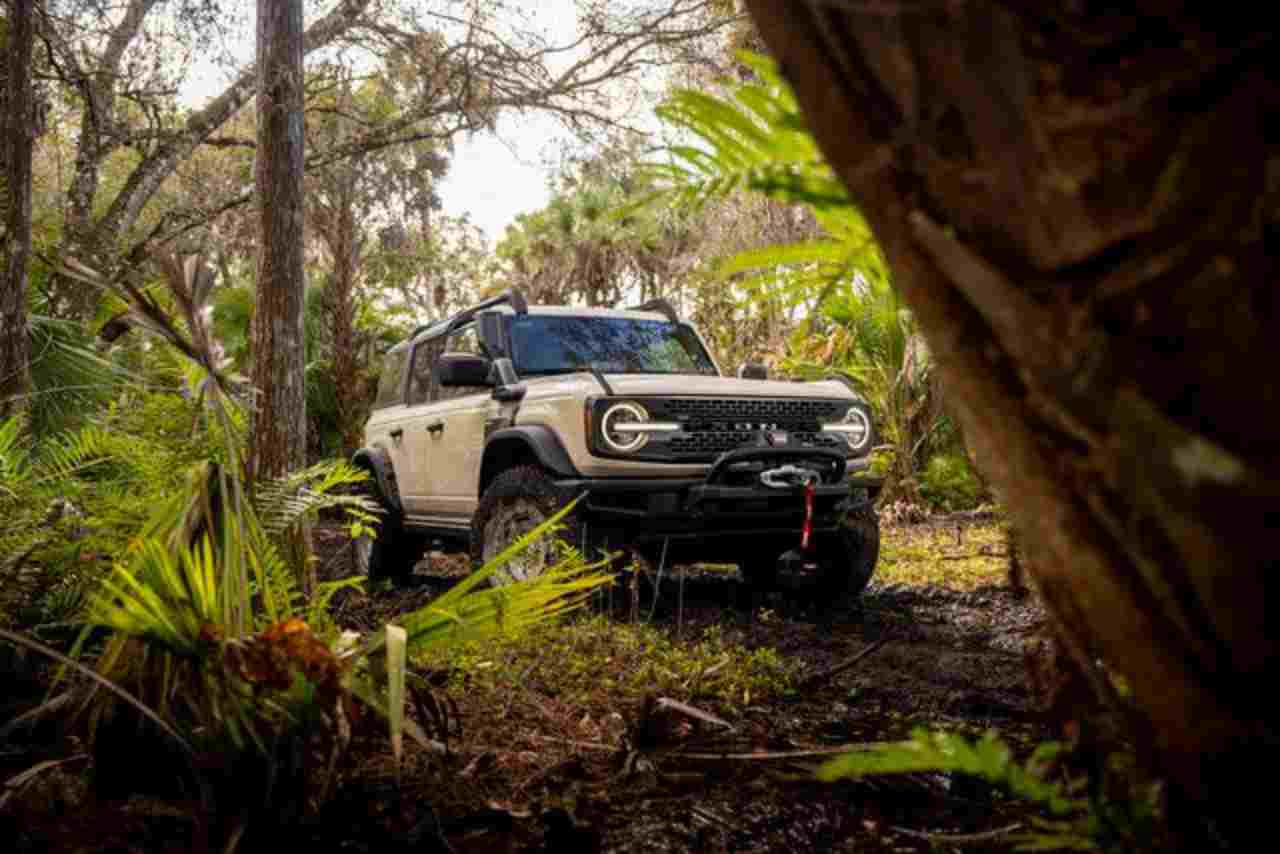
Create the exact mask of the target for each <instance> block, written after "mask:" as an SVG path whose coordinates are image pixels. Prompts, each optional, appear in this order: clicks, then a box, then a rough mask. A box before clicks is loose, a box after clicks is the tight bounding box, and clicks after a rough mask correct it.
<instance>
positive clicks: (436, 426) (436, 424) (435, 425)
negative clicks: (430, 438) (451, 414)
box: [427, 421, 444, 433]
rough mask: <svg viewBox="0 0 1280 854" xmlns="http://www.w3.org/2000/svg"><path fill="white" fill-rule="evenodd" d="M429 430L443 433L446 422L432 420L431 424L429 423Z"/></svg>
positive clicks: (429, 431)
mask: <svg viewBox="0 0 1280 854" xmlns="http://www.w3.org/2000/svg"><path fill="white" fill-rule="evenodd" d="M427 432H428V433H443V432H444V422H443V421H432V422H431V423H430V424H428V425H427Z"/></svg>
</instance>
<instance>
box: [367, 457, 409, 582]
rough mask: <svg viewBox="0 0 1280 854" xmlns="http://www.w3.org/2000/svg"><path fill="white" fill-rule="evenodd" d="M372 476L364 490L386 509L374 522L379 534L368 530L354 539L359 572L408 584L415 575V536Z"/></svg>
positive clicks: (379, 578)
mask: <svg viewBox="0 0 1280 854" xmlns="http://www.w3.org/2000/svg"><path fill="white" fill-rule="evenodd" d="M369 478H370V479H369V481H366V482H365V484H364V485H363V487H362V493H363V495H364V497H365V498H368V499H370V500H371V501H373V502H375V503H376V504H377V505H378V506H379V507H380V508H381V509H382V514H381V515H379V516H378V521H377V522H375V523H374V525H373V527H374V528H375V529H376V530H377V536H376V537H372V536H369V535H368V534H366V535H364V536H360V537H357V538H356V539H355V540H354V541H352V543H351V548H352V551H353V553H354V562H355V568H356V572H357V573H358V574H360V575H365V576H368V578H369V580H370V581H378V580H381V579H384V578H389V579H391V580H392V581H393V582H395V583H396V584H405V583H406V582H407V581H408V579H409V576H411V575H413V562H414V558H415V555H414V554H413V545H414V538H413V537H412V536H410V535H409V533H408V532H407V531H405V529H404V518H403V517H402V516H401V515H400V513H399V512H398V511H397V510H395V509H394V508H392V507H390V506H388V505H387V503H386V501H385V500H384V499H383V498H382V496H381V495H380V494H379V492H378V489H377V487H376V485H375V484H374V483H373V475H372V474H370V475H369Z"/></svg>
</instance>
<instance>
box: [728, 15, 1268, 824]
mask: <svg viewBox="0 0 1280 854" xmlns="http://www.w3.org/2000/svg"><path fill="white" fill-rule="evenodd" d="M1121 5H1122V6H1123V7H1125V8H1122V9H1117V8H1114V4H1112V6H1108V7H1106V11H1105V12H1104V13H1100V14H1094V15H1093V16H1089V15H1085V14H1082V13H1080V12H1078V11H1076V10H1079V9H1085V8H1089V9H1094V8H1097V9H1101V8H1102V7H1100V6H1099V7H1095V6H1094V5H1092V4H1084V5H1081V4H1067V3H1056V2H1050V3H1047V4H979V3H974V2H949V0H934V2H928V0H927V2H924V3H912V4H900V5H897V4H876V3H866V4H833V3H829V2H818V0H810V2H803V3H796V2H785V0H750V3H749V6H750V7H751V11H752V13H753V15H754V16H755V19H756V21H757V23H758V25H759V26H760V30H761V32H762V34H763V35H764V37H765V40H766V41H767V42H768V44H769V46H770V49H771V51H772V52H773V54H774V55H775V57H776V58H777V59H778V61H779V63H780V65H781V67H782V68H783V69H784V72H785V73H786V74H787V75H788V77H789V78H790V80H791V82H792V83H793V85H794V86H795V87H796V90H797V93H798V95H799V98H800V101H801V104H802V106H803V107H804V109H805V112H806V114H807V115H808V116H809V119H810V121H811V123H812V126H813V130H814V133H815V135H816V136H817V138H818V141H819V143H820V144H821V145H822V148H823V151H824V152H825V154H826V155H827V157H828V158H829V160H830V162H831V163H832V166H833V167H834V168H835V169H836V171H837V172H838V173H839V174H840V175H841V177H842V178H843V179H844V181H845V183H846V184H847V185H848V186H849V188H850V190H851V192H852V193H853V194H854V197H855V199H857V201H858V202H859V204H860V205H861V206H862V209H863V211H864V212H865V213H866V215H867V218H868V220H869V222H870V223H871V224H872V227H873V229H874V230H875V233H876V235H877V237H878V239H879V240H880V242H881V244H882V246H883V247H884V249H885V252H886V254H887V256H888V259H889V262H890V264H891V266H892V268H893V270H894V274H895V281H896V283H897V285H898V287H899V288H900V289H901V292H902V295H903V297H904V298H905V299H906V301H907V303H908V304H909V305H910V306H911V308H912V310H913V311H914V312H915V315H916V318H917V320H918V321H919V324H920V327H921V329H922V331H923V333H924V335H925V337H926V340H927V341H928V344H929V347H930V349H931V350H932V352H933V354H934V356H935V357H936V360H937V369H938V370H939V371H940V373H941V376H942V378H943V381H944V383H945V384H946V388H947V391H948V397H949V400H950V401H952V403H953V404H954V409H955V412H956V415H957V416H958V417H959V419H960V421H961V423H962V426H963V429H964V434H965V437H966V439H968V440H969V442H970V443H971V445H972V449H973V451H974V454H975V457H976V459H977V460H978V462H979V464H980V466H981V467H982V469H983V470H984V472H985V473H986V475H987V476H988V477H989V478H990V479H991V480H992V482H993V483H994V485H995V486H996V488H997V489H998V490H999V492H1000V493H1001V494H1002V495H1003V496H1004V497H1005V498H1006V499H1007V502H1008V506H1009V509H1010V512H1011V515H1012V521H1013V523H1014V524H1015V526H1016V528H1017V532H1018V536H1019V538H1020V541H1021V543H1022V544H1023V545H1024V546H1025V548H1026V556H1027V557H1028V559H1029V560H1028V562H1029V565H1030V568H1031V571H1032V573H1033V576H1034V577H1035V579H1036V582H1037V585H1038V587H1039V588H1040V590H1041V591H1042V593H1043V595H1044V597H1045V599H1046V602H1047V604H1048V606H1049V607H1050V609H1051V610H1052V611H1053V612H1054V614H1055V615H1056V616H1057V617H1058V619H1059V621H1060V623H1061V624H1062V626H1063V628H1064V629H1065V630H1066V632H1067V640H1068V642H1069V643H1070V644H1071V646H1072V648H1073V652H1074V654H1075V655H1076V657H1077V659H1078V660H1080V661H1082V662H1085V663H1086V666H1091V663H1092V662H1093V661H1095V660H1097V659H1101V660H1103V661H1104V662H1105V663H1106V665H1107V666H1108V667H1109V668H1111V669H1112V670H1114V671H1116V672H1118V673H1119V674H1120V675H1122V676H1123V677H1124V679H1125V682H1126V684H1127V686H1128V689H1129V691H1131V696H1132V699H1133V701H1134V704H1135V706H1136V709H1137V711H1138V712H1139V713H1140V714H1141V716H1143V717H1144V718H1145V720H1146V721H1147V723H1148V724H1149V731H1150V732H1151V733H1152V735H1153V736H1154V742H1153V745H1154V747H1155V748H1157V751H1158V753H1159V755H1160V756H1161V758H1162V759H1163V761H1164V763H1165V768H1166V770H1167V771H1168V772H1169V774H1170V775H1171V777H1172V779H1173V780H1174V781H1175V783H1176V784H1177V786H1178V789H1179V790H1180V792H1181V793H1182V794H1185V795H1188V796H1190V797H1192V798H1195V799H1197V800H1198V801H1199V802H1200V805H1201V807H1202V808H1203V809H1204V810H1205V811H1206V812H1207V813H1208V814H1209V815H1211V816H1212V817H1213V818H1214V820H1215V826H1216V827H1217V828H1218V829H1220V830H1221V831H1222V832H1224V833H1227V834H1228V835H1229V836H1230V837H1232V838H1238V839H1243V838H1244V837H1243V834H1244V833H1245V832H1246V831H1245V830H1244V828H1246V827H1248V826H1249V825H1251V824H1254V823H1258V824H1260V823H1262V822H1264V821H1265V819H1266V817H1267V816H1268V815H1269V811H1268V810H1267V809H1265V808H1263V798H1264V797H1265V795H1264V787H1261V786H1259V785H1258V781H1259V780H1262V779H1265V778H1266V777H1267V775H1268V773H1269V772H1270V770H1271V768H1272V766H1273V764H1274V763H1275V761H1276V760H1277V758H1278V756H1280V752H1278V751H1277V745H1278V744H1280V739H1278V738H1277V732H1276V722H1277V721H1280V700H1277V699H1276V697H1277V695H1275V694H1272V693H1271V692H1270V691H1269V690H1267V689H1266V688H1265V686H1266V685H1268V684H1271V683H1272V681H1273V680H1274V679H1275V678H1276V677H1277V676H1278V675H1280V655H1277V653H1278V652H1280V635H1278V634H1277V633H1276V632H1275V631H1274V627H1268V624H1267V622H1266V618H1265V611H1266V604H1265V603H1266V601H1267V595H1266V576H1267V575H1268V574H1274V573H1275V572H1276V561H1277V558H1276V552H1277V546H1278V545H1280V538H1278V537H1277V534H1276V530H1277V523H1276V519H1277V509H1276V508H1277V507H1280V431H1278V430H1277V429H1276V414H1277V411H1280V375H1278V374H1277V373H1276V371H1275V370H1274V368H1273V367H1268V366H1274V365H1276V364H1280V336H1277V335H1276V334H1275V329H1276V321H1277V319H1278V318H1277V303H1278V301H1280V291H1278V290H1277V288H1276V287H1275V281H1276V274H1277V272H1280V271H1278V270H1277V260H1276V256H1275V255H1274V253H1269V252H1268V249H1267V242H1268V241H1269V240H1272V241H1273V240H1274V239H1275V237H1276V233H1277V228H1278V226H1280V138H1277V136H1276V134H1275V133H1274V129H1275V128H1276V127H1277V118H1278V117H1280V116H1278V113H1280V110H1278V109H1277V108H1278V105H1280V97H1278V91H1277V89H1278V87H1277V84H1276V82H1275V81H1276V80H1280V76H1278V75H1277V73H1276V72H1277V69H1276V68H1275V65H1276V62H1275V57H1276V56H1277V53H1276V50H1275V46H1274V44H1273V43H1274V41H1275V36H1274V33H1273V32H1272V31H1270V30H1266V29H1265V28H1264V29H1261V30H1259V29H1257V28H1256V27H1255V26H1254V24H1255V22H1254V21H1253V20H1251V19H1250V16H1247V15H1240V14H1239V12H1238V10H1237V9H1236V8H1234V7H1232V6H1229V5H1224V4H1219V5H1218V6H1210V7H1207V8H1206V9H1205V10H1204V12H1203V13H1197V14H1191V13H1189V12H1187V11H1186V10H1185V9H1184V8H1183V7H1181V6H1175V7H1170V8H1166V7H1164V6H1160V7H1158V9H1157V8H1156V7H1154V6H1153V7H1152V9H1151V10H1147V9H1146V8H1145V7H1144V6H1143V5H1142V4H1141V3H1132V4H1131V3H1122V4H1121ZM1130 7H1132V8H1130ZM1209 18H1213V20H1209ZM1273 606H1274V602H1273Z"/></svg>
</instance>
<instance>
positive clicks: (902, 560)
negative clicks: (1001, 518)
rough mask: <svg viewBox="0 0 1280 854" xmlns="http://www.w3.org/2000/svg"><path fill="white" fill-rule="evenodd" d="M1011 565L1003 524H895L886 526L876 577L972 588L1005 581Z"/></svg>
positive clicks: (885, 580)
mask: <svg viewBox="0 0 1280 854" xmlns="http://www.w3.org/2000/svg"><path fill="white" fill-rule="evenodd" d="M1008 568H1009V556H1008V552H1007V550H1006V546H1005V531H1004V527H1003V525H1000V524H983V525H977V524H967V525H962V526H948V525H936V524H924V525H911V526H896V525H895V526H888V527H886V528H885V529H884V531H883V532H882V539H881V545H880V564H879V567H878V568H877V569H876V574H875V581H876V582H877V583H878V584H882V585H888V584H901V585H906V586H910V587H918V586H924V585H936V586H940V587H949V588H951V589H954V590H973V589H976V588H979V587H985V586H988V585H1003V584H1005V583H1006V582H1007V579H1008Z"/></svg>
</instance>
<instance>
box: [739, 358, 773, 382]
mask: <svg viewBox="0 0 1280 854" xmlns="http://www.w3.org/2000/svg"><path fill="white" fill-rule="evenodd" d="M738 379H740V380H767V379H769V369H768V367H766V366H765V365H764V364H762V363H760V362H744V363H743V365H742V367H741V368H738Z"/></svg>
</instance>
